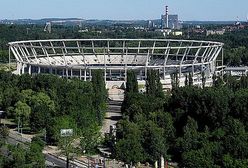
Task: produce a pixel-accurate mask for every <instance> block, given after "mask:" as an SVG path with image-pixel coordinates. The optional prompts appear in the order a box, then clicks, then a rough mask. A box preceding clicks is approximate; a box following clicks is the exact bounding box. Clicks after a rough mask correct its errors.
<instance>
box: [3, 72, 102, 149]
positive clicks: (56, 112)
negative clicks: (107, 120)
mask: <svg viewBox="0 0 248 168" xmlns="http://www.w3.org/2000/svg"><path fill="white" fill-rule="evenodd" d="M0 97H1V99H0V109H1V110H2V111H5V112H6V118H8V119H14V121H15V122H16V124H17V126H18V128H20V129H21V128H26V130H27V131H28V132H29V133H40V134H43V135H44V137H45V138H46V139H45V140H46V142H47V143H48V144H57V143H58V142H59V139H60V130H61V129H73V132H74V134H76V135H77V137H84V138H82V139H81V143H80V144H81V145H80V147H81V148H82V149H81V152H82V151H86V152H87V153H92V152H95V150H96V146H97V144H98V143H99V137H100V134H99V130H100V127H101V124H102V121H103V118H104V115H105V110H106V100H107V91H106V89H105V83H104V79H103V72H102V71H101V70H95V71H93V72H92V81H91V82H90V81H86V82H85V81H81V80H79V79H76V78H75V79H70V80H69V79H64V78H60V77H58V76H54V75H46V74H39V75H34V76H30V75H28V74H24V75H21V76H19V75H14V74H12V73H11V72H4V71H1V72H0ZM18 131H19V130H18ZM85 135H87V136H85ZM86 141H88V142H92V143H90V144H86V145H85V142H86Z"/></svg>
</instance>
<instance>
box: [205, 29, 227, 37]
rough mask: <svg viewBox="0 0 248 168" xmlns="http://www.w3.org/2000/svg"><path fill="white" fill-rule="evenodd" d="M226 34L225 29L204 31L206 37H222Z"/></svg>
mask: <svg viewBox="0 0 248 168" xmlns="http://www.w3.org/2000/svg"><path fill="white" fill-rule="evenodd" d="M225 32H226V30H225V29H222V30H207V31H206V36H209V35H215V34H216V35H223V34H224V33H225Z"/></svg>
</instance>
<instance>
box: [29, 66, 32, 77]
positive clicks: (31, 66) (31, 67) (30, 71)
mask: <svg viewBox="0 0 248 168" xmlns="http://www.w3.org/2000/svg"><path fill="white" fill-rule="evenodd" d="M31 68H32V66H31V65H30V64H29V65H28V74H29V75H31Z"/></svg>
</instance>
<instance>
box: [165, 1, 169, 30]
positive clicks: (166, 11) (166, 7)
mask: <svg viewBox="0 0 248 168" xmlns="http://www.w3.org/2000/svg"><path fill="white" fill-rule="evenodd" d="M165 17H166V28H169V10H168V6H167V5H166V6H165Z"/></svg>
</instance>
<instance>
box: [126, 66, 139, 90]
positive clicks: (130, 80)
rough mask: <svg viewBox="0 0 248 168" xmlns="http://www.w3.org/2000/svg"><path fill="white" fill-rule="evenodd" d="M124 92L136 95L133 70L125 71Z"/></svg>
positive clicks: (136, 86) (136, 87)
mask: <svg viewBox="0 0 248 168" xmlns="http://www.w3.org/2000/svg"><path fill="white" fill-rule="evenodd" d="M126 92H128V93H138V81H137V76H136V73H135V72H134V71H133V70H128V71H127V82H126Z"/></svg>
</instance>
